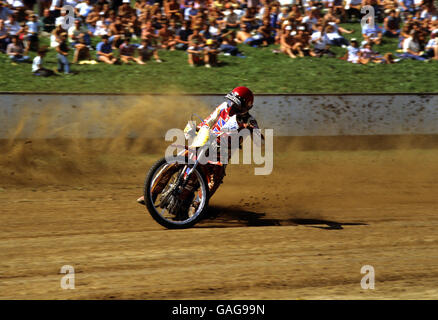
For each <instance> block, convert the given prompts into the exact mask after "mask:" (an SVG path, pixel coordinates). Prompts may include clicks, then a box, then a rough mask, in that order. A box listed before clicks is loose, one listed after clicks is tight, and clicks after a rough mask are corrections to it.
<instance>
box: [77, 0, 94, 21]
mask: <svg viewBox="0 0 438 320" xmlns="http://www.w3.org/2000/svg"><path fill="white" fill-rule="evenodd" d="M92 10H93V6H92V5H91V1H90V0H85V1H83V2H80V3H78V4H77V5H76V7H75V11H76V14H77V15H78V16H81V17H82V18H84V19H85V18H86V17H87V16H88V14H89V13H90V12H91V11H92Z"/></svg>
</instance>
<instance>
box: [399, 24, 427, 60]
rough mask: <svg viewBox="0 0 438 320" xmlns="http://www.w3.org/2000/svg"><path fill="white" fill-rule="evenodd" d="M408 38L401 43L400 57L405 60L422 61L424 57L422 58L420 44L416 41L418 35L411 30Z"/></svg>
mask: <svg viewBox="0 0 438 320" xmlns="http://www.w3.org/2000/svg"><path fill="white" fill-rule="evenodd" d="M409 35H410V37H409V38H406V39H405V41H403V54H402V57H403V58H405V59H415V60H420V61H424V60H426V57H424V56H423V52H421V50H420V42H419V40H418V33H417V31H415V30H412V31H411V33H410V34H409Z"/></svg>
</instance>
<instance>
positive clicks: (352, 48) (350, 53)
mask: <svg viewBox="0 0 438 320" xmlns="http://www.w3.org/2000/svg"><path fill="white" fill-rule="evenodd" d="M359 57H360V48H359V44H358V43H357V40H356V39H355V38H353V39H351V42H350V45H349V46H348V47H347V53H346V57H345V58H346V59H347V61H348V62H351V63H359Z"/></svg>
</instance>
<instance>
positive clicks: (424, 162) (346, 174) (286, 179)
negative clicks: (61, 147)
mask: <svg viewBox="0 0 438 320" xmlns="http://www.w3.org/2000/svg"><path fill="white" fill-rule="evenodd" d="M153 158H154V157H149V158H147V159H146V160H141V159H142V157H137V158H135V159H140V160H138V162H135V161H131V160H130V161H125V162H124V163H123V166H124V167H125V168H128V169H126V172H119V173H118V172H111V171H110V172H106V173H105V176H104V177H102V175H99V177H98V175H97V174H96V175H95V176H91V175H90V176H89V179H82V180H79V181H73V182H72V181H69V180H65V181H62V180H61V181H58V183H51V184H50V185H44V184H43V183H41V181H40V183H33V184H32V183H31V184H29V185H26V184H17V183H13V182H12V180H10V181H9V180H3V182H0V188H1V189H0V212H1V214H0V298H2V299H4V298H10V299H31V298H37V299H78V298H91V299H113V298H114V299H125V298H126V299H239V298H243V299H330V298H341V299H347V298H358V299H374V298H396V299H399V298H406V299H419V298H424V299H437V298H438V286H437V283H438V247H437V245H438V232H437V231H436V230H437V227H438V197H437V190H438V150H437V149H410V150H377V151H373V150H362V151H303V150H301V151H293V150H289V151H286V152H281V153H277V154H276V155H275V158H274V161H275V162H274V163H275V164H274V172H273V174H272V175H269V176H254V175H253V168H252V167H249V166H240V167H239V166H230V167H229V170H228V175H227V177H226V179H225V183H224V185H223V186H222V187H221V188H220V189H219V191H218V193H217V194H216V195H215V196H214V198H213V199H212V201H211V206H212V210H211V217H210V219H208V220H206V221H204V222H202V223H201V224H199V225H198V226H196V227H195V228H193V229H189V230H179V231H169V230H165V229H163V228H162V227H161V226H159V225H158V224H157V223H155V222H154V221H153V220H152V218H151V217H150V216H149V215H148V214H146V212H145V210H144V208H142V207H141V206H139V205H138V204H136V203H135V199H136V197H137V196H138V195H139V194H140V193H141V191H142V186H141V183H142V179H143V174H144V171H145V170H146V168H147V166H148V165H150V164H151V161H152V159H153ZM111 161H114V163H115V162H118V163H119V164H120V159H119V158H117V159H113V160H111ZM121 176H122V177H121ZM113 181H115V182H113ZM63 265H71V266H73V267H74V268H75V271H76V283H75V285H76V289H75V290H63V289H61V288H60V280H61V277H62V276H63V275H62V274H60V273H59V272H60V269H61V267H62V266H63ZM363 265H372V266H373V267H374V268H375V273H376V283H375V290H363V289H362V288H361V286H360V281H361V278H362V276H363V275H362V274H361V273H360V270H361V267H362V266H363Z"/></svg>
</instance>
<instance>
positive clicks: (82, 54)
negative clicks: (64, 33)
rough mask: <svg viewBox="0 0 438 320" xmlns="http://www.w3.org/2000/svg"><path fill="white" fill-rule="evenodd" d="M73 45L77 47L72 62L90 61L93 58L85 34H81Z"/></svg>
mask: <svg viewBox="0 0 438 320" xmlns="http://www.w3.org/2000/svg"><path fill="white" fill-rule="evenodd" d="M73 47H74V48H75V51H74V54H73V61H72V63H80V62H84V61H87V62H88V61H90V60H91V55H90V49H89V48H88V46H87V45H86V43H85V40H84V36H81V37H80V38H79V40H78V42H76V43H75V44H74V45H73Z"/></svg>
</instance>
